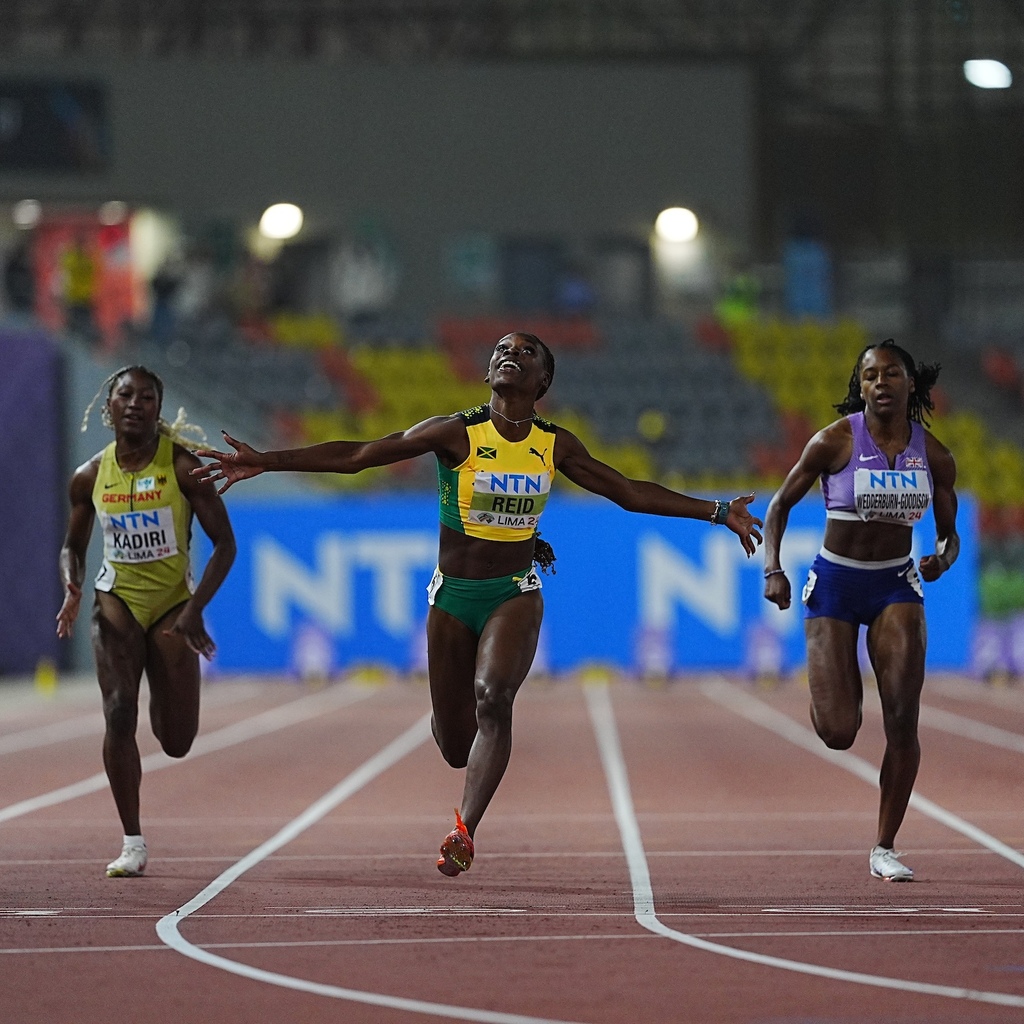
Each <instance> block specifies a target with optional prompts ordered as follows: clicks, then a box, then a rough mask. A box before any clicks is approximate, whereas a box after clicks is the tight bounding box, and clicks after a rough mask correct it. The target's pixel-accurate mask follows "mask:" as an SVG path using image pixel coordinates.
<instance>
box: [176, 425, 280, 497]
mask: <svg viewBox="0 0 1024 1024" xmlns="http://www.w3.org/2000/svg"><path fill="white" fill-rule="evenodd" d="M221 433H222V434H223V435H224V440H225V441H227V443H228V444H229V445H231V447H232V448H234V449H235V450H234V451H233V452H218V451H214V450H213V449H212V448H197V449H196V451H195V454H196V455H198V456H199V458H201V459H212V460H213V461H212V462H210V463H207V464H206V465H205V466H199V467H198V468H196V469H193V470H192V475H193V476H196V477H199V479H200V480H210V481H213V482H214V483H216V482H217V481H219V480H223V481H224V483H223V484H222V485H221V486H220V487H218V488H217V493H218V494H223V493H224V492H225V491H226V490H227V489H228V488H229V487H230V486H231V485H232V484H235V483H238V481H239V480H248V479H250V478H251V477H254V476H259V475H260V473H262V472H263V470H264V467H263V465H262V464H261V462H260V459H261V457H262V452H258V451H256V449H255V448H251V447H250V446H249V445H247V444H246V443H245V442H244V441H236V440H235V439H234V438H233V437H232V436H231V435H230V434H228V433H227V431H224V430H222V431H221Z"/></svg>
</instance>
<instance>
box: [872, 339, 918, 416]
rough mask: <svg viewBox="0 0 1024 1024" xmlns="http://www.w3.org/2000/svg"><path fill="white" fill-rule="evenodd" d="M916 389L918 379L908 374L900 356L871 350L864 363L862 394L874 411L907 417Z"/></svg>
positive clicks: (886, 350) (880, 413)
mask: <svg viewBox="0 0 1024 1024" xmlns="http://www.w3.org/2000/svg"><path fill="white" fill-rule="evenodd" d="M913 390H914V378H913V377H911V376H910V374H909V373H907V368H906V366H905V365H904V363H903V360H902V359H901V358H900V356H899V353H897V352H893V351H892V350H891V349H885V348H872V349H868V351H867V352H866V353H865V354H864V358H863V359H862V360H861V364H860V394H861V398H863V399H864V404H865V405H866V406H867V407H868V408H869V409H870V410H871V411H872V412H874V413H875V414H876V415H880V416H887V415H890V414H892V413H896V414H899V415H905V414H906V411H907V402H908V400H909V398H910V395H911V394H912V393H913Z"/></svg>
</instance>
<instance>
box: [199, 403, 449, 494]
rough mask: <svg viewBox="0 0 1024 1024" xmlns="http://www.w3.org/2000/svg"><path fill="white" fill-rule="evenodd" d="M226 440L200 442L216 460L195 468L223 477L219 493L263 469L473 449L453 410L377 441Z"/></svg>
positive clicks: (353, 467) (204, 453) (379, 462)
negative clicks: (260, 445)
mask: <svg viewBox="0 0 1024 1024" xmlns="http://www.w3.org/2000/svg"><path fill="white" fill-rule="evenodd" d="M224 440H225V441H227V443H228V444H229V445H231V447H232V448H233V449H234V451H232V452H219V451H214V450H213V449H207V448H199V449H197V450H196V453H195V454H196V455H198V456H199V457H200V458H204V459H212V460H213V461H212V462H210V463H209V464H207V465H203V466H200V467H198V468H197V469H194V470H192V475H193V476H197V477H199V478H200V479H201V480H211V481H214V482H216V481H219V480H223V481H224V483H223V484H222V485H221V487H220V488H219V489H218V491H217V493H218V494H223V493H224V492H225V491H226V490H227V489H228V488H229V487H230V486H231V485H232V484H235V483H238V481H239V480H248V479H250V478H252V477H254V476H259V474H260V473H266V472H272V471H273V472H281V471H290V472H295V473H359V472H361V471H362V470H364V469H370V468H371V467H373V466H388V465H391V464H392V463H394V462H402V461H404V460H405V459H414V458H416V457H417V456H418V455H425V454H427V452H434V453H435V454H437V455H441V456H447V457H448V458H449V459H452V460H454V462H456V463H457V462H461V461H462V460H463V459H464V458H465V457H466V455H467V454H468V451H469V449H468V444H469V442H468V440H467V438H466V428H465V427H464V426H463V424H462V421H461V420H459V419H458V418H457V417H452V416H434V417H432V418H431V419H429V420H423V421H422V422H421V423H417V424H416V425H415V426H413V427H410V428H409V429H408V430H403V431H399V432H397V433H394V434H388V435H387V436H386V437H381V438H378V439H377V440H374V441H325V442H324V443H323V444H314V445H310V446H308V447H306V448H291V449H286V450H283V451H268V452H258V451H256V449H255V448H252V447H250V446H249V445H247V444H246V443H245V442H244V441H237V440H235V438H233V437H231V436H230V435H229V434H227V433H225V434H224ZM460 442H461V449H460Z"/></svg>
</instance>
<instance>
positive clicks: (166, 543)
mask: <svg viewBox="0 0 1024 1024" xmlns="http://www.w3.org/2000/svg"><path fill="white" fill-rule="evenodd" d="M100 521H101V523H102V526H103V557H104V558H105V559H106V560H107V561H108V562H158V561H159V560H160V559H162V558H170V557H171V555H176V554H177V553H178V538H177V536H176V535H175V532H174V510H173V509H172V508H171V507H170V506H169V505H165V506H164V507H163V508H154V509H148V510H147V511H145V512H122V513H120V514H118V515H111V514H110V513H109V512H101V513H100Z"/></svg>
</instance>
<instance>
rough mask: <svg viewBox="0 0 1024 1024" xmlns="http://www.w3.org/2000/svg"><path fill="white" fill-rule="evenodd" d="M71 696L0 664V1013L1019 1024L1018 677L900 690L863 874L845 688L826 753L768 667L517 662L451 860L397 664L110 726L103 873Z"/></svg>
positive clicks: (217, 690) (94, 716)
mask: <svg viewBox="0 0 1024 1024" xmlns="http://www.w3.org/2000/svg"><path fill="white" fill-rule="evenodd" d="M94 688H95V683H94V682H91V681H87V682H84V683H76V684H69V685H65V686H62V687H61V688H60V689H59V690H58V692H57V694H56V695H55V696H53V697H50V698H45V697H42V696H39V695H37V694H36V693H35V692H34V691H33V690H32V689H31V688H30V687H28V686H20V685H11V686H5V687H3V688H0V769H2V772H3V774H2V778H3V787H2V790H0V793H2V796H0V800H2V805H0V878H2V879H3V881H2V882H0V885H2V888H3V899H2V902H0V1006H2V1014H0V1019H2V1020H3V1021H4V1022H5V1024H22V1022H37V1021H46V1022H48V1024H50V1022H63V1021H74V1022H75V1024H93V1022H95V1024H109V1022H110V1021H112V1020H114V1021H117V1020H131V1021H133V1022H136V1024H163V1022H165V1021H166V1022H170V1021H175V1022H193V1021H204V1022H205V1021H214V1022H217V1024H241V1022H250V1021H254V1020H267V1021H273V1022H278V1021H302V1022H321V1021H324V1022H326V1021H332V1022H333V1021H346V1022H364V1021H365V1022H375V1024H376V1022H381V1024H384V1022H388V1024H391V1022H396V1024H397V1022H403V1024H404V1022H418V1021H424V1022H425V1021H430V1020H442V1021H451V1020H465V1021H482V1022H493V1024H527V1022H538V1021H539V1022H552V1021H571V1022H590V1024H604V1022H630V1024H634V1022H662V1021H671V1022H694V1024H704V1022H715V1021H722V1022H741V1021H742V1022H764V1024H769V1022H770V1024H780V1022H783V1021H794V1022H796V1021H799V1022H802V1024H809V1022H818V1021H835V1022H844V1024H845V1022H854V1021H867V1020H881V1019H884V1020H886V1021H895V1022H911V1021H912V1022H924V1021H927V1022H946V1021H949V1022H953V1021H956V1022H962V1021H986V1022H987V1021H994V1022H995V1021H998V1022H1010V1021H1021V1020H1022V1019H1024V854H1022V853H1021V851H1022V849H1024V811H1022V808H1024V693H1022V692H1020V691H1018V690H1015V689H1002V690H992V689H988V688H985V687H982V686H980V685H977V684H972V683H969V682H967V681H964V680H957V679H944V678H933V679H931V680H930V681H929V685H928V688H927V689H926V697H925V709H924V713H923V717H922V730H921V735H922V746H923V750H924V759H923V765H922V770H921V775H920V777H919V779H918V787H917V793H916V795H915V805H914V807H913V808H912V809H911V811H910V812H909V814H908V817H907V820H906V822H905V824H904V827H903V830H902V832H901V835H900V846H901V848H902V849H903V850H904V851H906V858H905V859H906V862H907V863H909V864H910V865H911V866H912V867H913V868H914V869H915V871H916V873H917V880H916V881H915V882H914V883H912V884H908V885H893V884H887V883H883V882H880V881H878V880H876V879H872V878H871V877H870V876H869V874H868V871H867V851H868V847H869V846H870V845H871V840H872V837H873V834H874V819H875V813H876V807H877V792H876V788H875V784H874V779H875V778H876V773H875V770H874V768H873V767H872V766H875V765H877V764H878V760H879V757H880V752H881V742H882V741H881V723H880V718H879V715H878V698H877V695H876V694H875V693H873V692H869V693H868V695H867V700H866V702H865V703H866V707H865V723H864V728H863V730H862V732H861V735H860V736H859V737H858V740H857V743H856V744H855V746H854V748H853V749H852V750H851V751H849V752H847V753H844V754H839V755H835V754H831V753H830V752H828V751H826V750H825V748H824V747H823V746H822V745H821V744H820V742H819V741H818V740H817V739H816V738H814V737H813V736H812V735H811V734H810V732H809V731H808V725H807V707H806V705H807V694H806V690H805V689H804V688H803V687H801V686H800V685H799V684H789V685H786V686H783V687H780V688H778V689H776V690H771V691H766V690H760V689H756V688H754V687H751V686H750V685H748V684H745V683H743V682H742V681H737V680H728V679H724V678H721V677H701V678H694V679H689V680H686V681H681V682H675V683H673V684H671V685H668V686H665V687H662V688H658V689H652V688H649V687H644V686H641V685H640V684H637V683H635V682H631V681H629V680H610V681H606V680H603V679H600V678H591V679H589V680H586V681H581V680H560V681H558V682H546V681H543V680H531V681H530V682H529V683H528V684H527V687H526V688H525V689H524V690H523V692H522V694H521V696H520V698H519V701H518V702H517V711H516V737H515V749H514V751H513V756H512V763H511V766H510V768H509V772H508V774H507V775H506V778H505V781H504V783H503V785H502V788H501V790H500V791H499V793H498V795H497V797H496V798H495V801H494V803H493V804H492V806H491V808H490V810H489V812H488V815H487V817H486V818H485V820H484V823H483V825H482V826H481V828H480V829H479V831H478V834H477V861H476V863H475V864H474V866H473V869H472V870H471V871H470V872H469V873H468V874H467V875H464V876H462V877H460V878H458V879H455V880H450V879H446V878H444V877H442V876H441V875H440V874H439V873H438V872H437V871H436V869H435V868H434V858H435V856H436V854H435V852H434V851H435V849H436V847H437V844H438V842H439V841H440V839H441V837H442V836H443V835H444V833H445V832H446V831H447V830H448V829H449V828H450V827H451V819H452V813H451V808H452V807H453V806H454V805H455V804H456V803H457V802H458V798H459V794H460V792H461V773H459V772H455V771H453V770H451V769H450V768H448V767H447V766H446V765H444V763H443V762H442V760H441V758H440V755H439V754H438V753H437V751H436V749H435V748H434V746H433V743H432V741H431V740H430V739H429V733H428V727H427V723H426V720H425V717H424V716H425V712H426V710H427V704H428V701H427V693H426V688H425V686H424V685H423V684H422V683H416V682H408V681H389V682H385V683H384V684H378V685H368V684H367V683H366V682H362V681H360V680H359V679H351V680H347V681H343V682H340V683H338V684H336V685H334V686H331V687H328V688H326V689H323V690H319V691H313V690H307V689H305V688H302V687H300V686H297V685H294V684H287V683H284V682H281V681H279V680H278V681H274V680H256V679H237V680H234V679H232V680H218V681H217V682H212V683H209V684H207V686H206V689H205V692H204V707H203V725H202V729H201V732H200V736H199V739H198V740H197V742H196V745H195V747H194V748H193V752H192V753H191V754H190V755H189V756H188V757H187V758H185V759H184V760H182V761H174V762H172V761H170V760H169V759H167V758H165V757H164V756H163V755H162V754H159V753H156V752H155V750H156V748H155V743H154V741H153V740H152V737H151V736H150V735H149V732H148V725H146V726H145V727H143V728H141V729H140V737H141V744H142V749H143V754H144V755H145V756H146V762H145V764H146V775H145V777H144V782H143V821H144V827H145V832H146V835H147V838H148V840H149V845H150V855H151V861H150V867H149V870H148V872H147V875H146V877H145V878H141V879H116V880H115V879H107V878H105V877H104V876H103V866H104V865H105V864H106V862H107V861H108V860H109V859H111V858H112V857H113V856H114V855H115V854H116V853H117V848H118V845H119V840H120V828H119V826H118V824H117V819H116V816H115V814H114V809H113V803H112V800H111V798H110V795H109V791H108V790H107V788H106V784H105V781H104V780H103V778H102V776H100V775H98V774H97V773H98V772H99V771H100V768H101V764H100V757H99V741H100V735H101V729H102V723H101V719H100V716H99V714H98V708H99V696H98V691H95V689H94Z"/></svg>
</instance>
